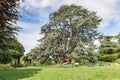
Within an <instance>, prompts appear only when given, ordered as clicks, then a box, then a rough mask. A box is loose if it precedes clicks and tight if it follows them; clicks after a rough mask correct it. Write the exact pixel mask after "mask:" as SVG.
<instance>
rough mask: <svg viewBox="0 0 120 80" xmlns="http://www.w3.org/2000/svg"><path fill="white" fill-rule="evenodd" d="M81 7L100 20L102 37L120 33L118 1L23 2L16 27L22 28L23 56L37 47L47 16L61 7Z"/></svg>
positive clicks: (59, 0)
mask: <svg viewBox="0 0 120 80" xmlns="http://www.w3.org/2000/svg"><path fill="white" fill-rule="evenodd" d="M71 4H75V5H78V6H79V5H81V6H83V7H85V8H87V9H88V10H89V11H95V12H97V16H99V17H100V18H102V22H101V23H100V25H98V30H99V31H100V32H101V33H103V34H104V35H117V34H118V32H120V0H25V1H24V2H21V5H20V9H19V12H20V15H21V16H22V17H20V18H19V20H18V22H17V25H18V26H20V27H22V29H21V30H20V32H19V34H18V36H17V37H18V40H19V41H20V42H21V43H22V44H23V46H24V47H25V50H26V51H25V54H26V53H28V52H29V51H30V49H32V48H34V47H36V46H37V45H38V42H37V40H39V39H40V38H42V37H43V35H41V34H40V28H41V26H42V25H43V24H45V23H47V22H48V21H49V14H50V13H52V12H54V11H56V10H57V9H58V8H59V7H60V6H61V5H71Z"/></svg>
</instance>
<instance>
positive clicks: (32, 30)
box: [17, 22, 42, 53]
mask: <svg viewBox="0 0 120 80" xmlns="http://www.w3.org/2000/svg"><path fill="white" fill-rule="evenodd" d="M18 25H19V26H21V27H22V28H23V32H19V34H18V36H17V37H18V40H19V41H20V42H21V43H22V44H23V46H24V47H25V50H26V52H25V53H28V52H29V50H30V49H32V48H34V47H35V46H37V44H38V42H37V40H39V39H40V38H42V35H40V34H39V33H40V26H41V25H40V24H32V23H24V22H18Z"/></svg>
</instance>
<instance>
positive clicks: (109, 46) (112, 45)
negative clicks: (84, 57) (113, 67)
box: [99, 36, 119, 62]
mask: <svg viewBox="0 0 120 80" xmlns="http://www.w3.org/2000/svg"><path fill="white" fill-rule="evenodd" d="M115 40H117V39H116V36H102V40H101V45H100V48H99V60H101V61H106V62H113V61H115V60H116V59H118V58H119V46H118V43H117V42H116V41H115Z"/></svg>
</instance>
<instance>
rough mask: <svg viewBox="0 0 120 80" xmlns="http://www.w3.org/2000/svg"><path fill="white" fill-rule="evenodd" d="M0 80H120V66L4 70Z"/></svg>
mask: <svg viewBox="0 0 120 80" xmlns="http://www.w3.org/2000/svg"><path fill="white" fill-rule="evenodd" d="M0 80H120V66H95V67H87V66H80V67H73V68H57V67H55V66H46V67H26V68H14V69H4V70H0Z"/></svg>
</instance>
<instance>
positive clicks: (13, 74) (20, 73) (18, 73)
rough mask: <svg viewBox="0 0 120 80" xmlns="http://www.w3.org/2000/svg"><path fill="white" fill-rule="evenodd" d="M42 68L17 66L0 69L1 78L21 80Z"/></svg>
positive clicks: (3, 79) (4, 79)
mask: <svg viewBox="0 0 120 80" xmlns="http://www.w3.org/2000/svg"><path fill="white" fill-rule="evenodd" d="M39 71H41V69H38V68H37V69H36V68H35V69H34V68H16V69H7V70H0V80H20V79H24V78H29V77H31V76H34V75H35V74H37V73H38V72H39Z"/></svg>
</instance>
